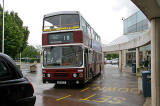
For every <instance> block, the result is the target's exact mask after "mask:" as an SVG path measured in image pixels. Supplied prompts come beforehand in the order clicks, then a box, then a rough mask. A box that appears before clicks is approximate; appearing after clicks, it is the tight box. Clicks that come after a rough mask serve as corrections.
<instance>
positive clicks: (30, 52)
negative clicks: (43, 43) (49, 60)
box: [22, 46, 40, 58]
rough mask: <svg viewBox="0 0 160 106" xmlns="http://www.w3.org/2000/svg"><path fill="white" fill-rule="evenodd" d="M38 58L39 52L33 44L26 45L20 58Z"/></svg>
mask: <svg viewBox="0 0 160 106" xmlns="http://www.w3.org/2000/svg"><path fill="white" fill-rule="evenodd" d="M25 57H28V58H40V52H39V51H38V50H37V49H36V48H35V47H34V46H27V47H26V48H25V49H24V50H23V52H22V58H25Z"/></svg>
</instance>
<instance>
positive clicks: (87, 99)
mask: <svg viewBox="0 0 160 106" xmlns="http://www.w3.org/2000/svg"><path fill="white" fill-rule="evenodd" d="M94 96H96V94H93V95H91V96H88V97H86V98H84V99H80V100H86V101H90V100H89V99H90V98H92V97H94Z"/></svg>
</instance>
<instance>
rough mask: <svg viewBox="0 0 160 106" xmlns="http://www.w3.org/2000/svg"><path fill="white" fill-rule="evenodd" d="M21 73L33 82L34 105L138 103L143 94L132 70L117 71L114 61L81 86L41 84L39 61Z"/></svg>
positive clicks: (130, 105)
mask: <svg viewBox="0 0 160 106" xmlns="http://www.w3.org/2000/svg"><path fill="white" fill-rule="evenodd" d="M22 70H23V69H22ZM23 74H24V76H26V77H27V78H28V79H29V80H30V81H31V82H32V83H33V85H34V88H35V95H36V97H37V100H36V104H35V106H106V105H107V106H142V105H143V103H144V97H143V95H138V92H137V88H138V86H137V78H136V76H135V74H133V73H131V72H126V71H125V72H119V71H118V67H117V66H116V65H105V70H104V72H103V73H102V75H101V76H98V77H96V78H95V79H94V80H93V81H91V82H89V83H88V84H86V85H84V86H83V87H82V86H78V85H74V86H66V85H61V86H55V85H54V84H43V83H42V76H41V66H40V64H38V71H37V72H35V73H30V72H29V71H28V70H25V69H24V70H23Z"/></svg>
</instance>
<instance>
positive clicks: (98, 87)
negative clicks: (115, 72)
mask: <svg viewBox="0 0 160 106" xmlns="http://www.w3.org/2000/svg"><path fill="white" fill-rule="evenodd" d="M104 88H105V87H104ZM104 88H101V87H100V86H97V87H95V88H93V89H92V90H96V89H98V90H99V91H102V90H103V89H104Z"/></svg>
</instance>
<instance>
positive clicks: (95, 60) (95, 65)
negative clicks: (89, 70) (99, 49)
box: [93, 52, 97, 76]
mask: <svg viewBox="0 0 160 106" xmlns="http://www.w3.org/2000/svg"><path fill="white" fill-rule="evenodd" d="M93 58H94V69H93V74H94V76H95V75H96V67H97V53H96V52H94V53H93Z"/></svg>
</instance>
